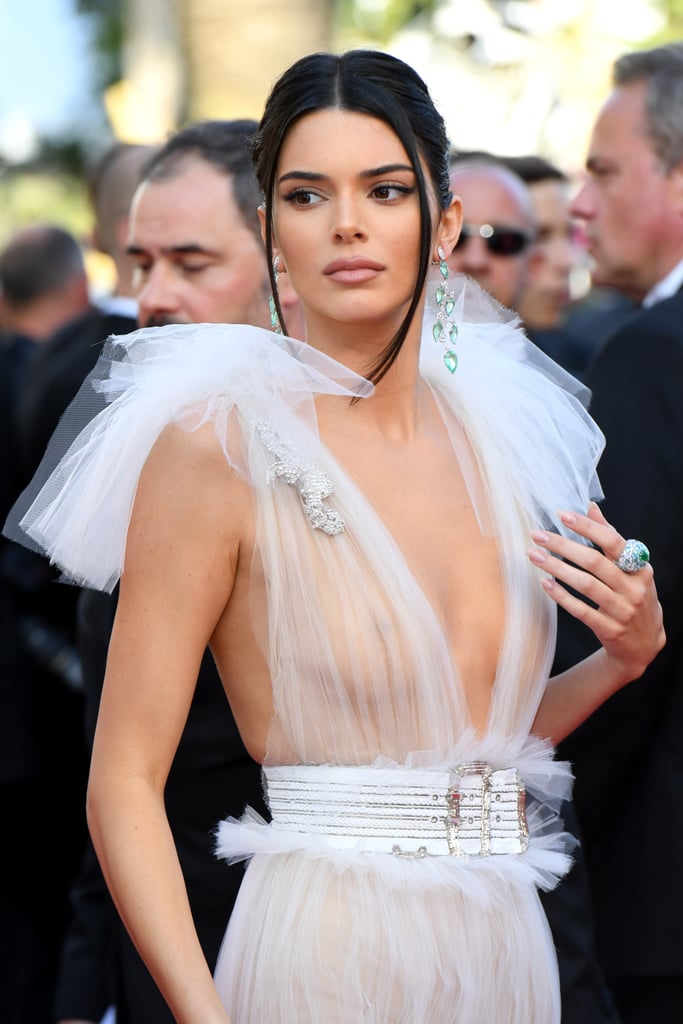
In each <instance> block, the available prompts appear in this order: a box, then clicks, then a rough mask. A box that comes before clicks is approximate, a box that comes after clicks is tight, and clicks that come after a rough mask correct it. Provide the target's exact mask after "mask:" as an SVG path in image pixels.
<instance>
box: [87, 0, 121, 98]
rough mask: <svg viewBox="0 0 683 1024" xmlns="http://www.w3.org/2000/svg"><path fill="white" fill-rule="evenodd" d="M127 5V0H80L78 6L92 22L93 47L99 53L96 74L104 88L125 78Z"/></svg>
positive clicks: (100, 86) (98, 82)
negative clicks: (124, 45) (123, 64)
mask: <svg viewBox="0 0 683 1024" xmlns="http://www.w3.org/2000/svg"><path fill="white" fill-rule="evenodd" d="M124 8H125V2H124V0H76V10H77V11H78V12H79V13H80V14H83V15H85V16H86V17H87V18H88V19H89V21H90V22H91V25H92V33H93V36H92V39H93V49H94V51H95V53H96V55H97V60H96V63H95V75H96V78H97V85H98V87H99V88H100V89H106V88H107V87H108V86H110V85H112V84H113V83H114V82H118V80H119V79H120V78H121V49H122V46H123V38H124V15H125V11H124Z"/></svg>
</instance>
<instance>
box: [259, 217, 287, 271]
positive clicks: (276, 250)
mask: <svg viewBox="0 0 683 1024" xmlns="http://www.w3.org/2000/svg"><path fill="white" fill-rule="evenodd" d="M256 212H257V213H258V219H259V223H260V225H261V240H262V242H263V244H264V245H265V244H266V208H265V206H259V208H258V209H257V211H256ZM271 241H272V248H273V260H275V259H276V258H277V259H279V260H280V268H279V269H280V273H284V272H285V266H284V263H283V262H282V255H281V253H280V248H279V246H278V244H277V237H276V235H275V232H273V234H272V238H271Z"/></svg>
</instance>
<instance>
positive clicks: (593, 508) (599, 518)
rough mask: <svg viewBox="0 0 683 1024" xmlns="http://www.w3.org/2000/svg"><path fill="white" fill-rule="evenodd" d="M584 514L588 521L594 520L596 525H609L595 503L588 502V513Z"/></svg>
mask: <svg viewBox="0 0 683 1024" xmlns="http://www.w3.org/2000/svg"><path fill="white" fill-rule="evenodd" d="M586 514H587V516H588V518H589V519H594V520H595V522H596V523H602V524H603V526H609V525H610V524H609V523H608V522H607V520H606V519H605V517H604V515H603V514H602V509H601V508H600V506H599V505H598V504H597V502H595V501H591V502H590V504H589V505H588V512H587V513H586Z"/></svg>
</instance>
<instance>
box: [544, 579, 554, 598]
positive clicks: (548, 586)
mask: <svg viewBox="0 0 683 1024" xmlns="http://www.w3.org/2000/svg"><path fill="white" fill-rule="evenodd" d="M541 586H542V587H543V589H544V590H545V592H546V593H547V594H552V592H553V590H554V589H555V583H554V582H553V580H551V579H548V577H547V576H544V578H543V579H542V580H541Z"/></svg>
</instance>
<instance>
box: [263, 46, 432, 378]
mask: <svg viewBox="0 0 683 1024" xmlns="http://www.w3.org/2000/svg"><path fill="white" fill-rule="evenodd" d="M334 109H336V110H348V111H353V112H355V113H359V114H367V115H368V116H369V117H375V118H377V119H378V120H380V121H383V122H384V123H385V124H387V125H388V126H389V127H390V128H391V129H392V131H393V132H394V133H395V134H396V136H397V137H398V139H399V140H400V141H401V143H402V145H403V147H404V149H405V151H406V153H407V154H408V158H409V160H410V163H411V164H412V166H413V168H414V171H415V176H416V180H417V189H418V194H419V200H420V216H421V237H420V253H419V267H418V273H417V278H416V281H415V289H414V293H413V299H412V302H411V304H410V308H409V310H408V312H407V314H406V317H405V319H404V321H403V323H402V324H401V326H400V327H399V329H398V331H397V332H396V334H395V336H394V337H393V338H392V340H391V342H390V343H389V345H388V346H387V348H386V349H385V351H384V352H383V353H382V355H381V356H380V359H379V361H378V363H377V364H376V365H375V366H374V367H373V368H372V370H371V371H370V372H369V373H368V377H369V379H370V380H372V381H373V382H374V383H377V382H378V381H379V380H380V379H381V378H382V377H383V376H384V374H385V373H386V372H387V370H388V369H389V367H390V366H391V365H392V363H393V362H394V360H395V359H396V356H397V355H398V353H399V351H400V350H401V346H402V345H403V342H404V341H405V338H406V335H407V333H408V330H409V328H410V324H411V323H412V320H413V317H414V315H415V311H416V309H417V307H418V305H419V302H420V298H421V295H422V290H423V288H424V283H425V279H426V276H427V271H428V269H429V264H430V261H431V256H432V254H431V240H432V228H433V225H432V217H431V211H430V205H429V189H428V186H427V182H426V181H425V176H424V174H423V171H422V166H421V163H420V157H421V158H422V159H423V160H424V162H425V164H426V166H427V169H428V173H429V179H430V184H431V190H432V191H433V193H434V194H435V195H436V198H437V201H438V203H439V206H440V208H441V209H446V208H447V207H448V205H449V203H450V191H449V185H448V139H447V137H446V128H445V125H444V122H443V119H442V118H441V116H440V114H439V113H438V112H437V110H436V108H435V107H434V104H433V102H432V99H431V97H430V95H429V91H428V89H427V86H426V85H425V83H424V82H423V81H422V79H421V78H420V76H419V75H418V74H417V73H416V72H415V71H414V70H413V69H412V68H411V67H409V66H408V65H407V64H404V63H403V61H401V60H398V58H396V57H391V56H390V55H389V54H386V53H380V52H376V51H372V50H351V51H349V52H348V53H344V54H341V55H340V56H338V55H335V54H331V53H315V54H310V55H309V56H307V57H303V58H302V59H301V60H299V61H297V62H296V64H293V65H292V67H291V68H289V70H288V71H286V72H285V73H284V74H283V75H282V77H281V78H280V79H279V80H278V81H277V82H276V83H275V85H274V87H273V90H272V92H271V94H270V96H269V98H268V101H267V103H266V107H265V111H264V114H263V119H262V120H261V124H260V126H259V130H258V132H257V134H256V137H255V139H254V143H253V151H254V163H255V166H256V174H257V176H258V180H259V184H260V186H261V190H262V192H263V198H264V202H265V208H266V251H267V255H268V266H269V273H270V277H271V287H272V289H273V296H274V297H275V301H276V304H277V306H278V314H279V316H280V320H281V322H283V318H282V310H281V309H280V308H279V305H280V304H279V300H278V298H277V288H276V286H275V280H274V273H273V269H272V265H273V259H272V256H273V191H274V187H275V176H276V171H277V163H278V158H279V154H280V149H281V148H282V144H283V142H284V139H285V137H286V136H287V133H288V132H289V130H290V129H291V128H292V126H293V125H294V124H295V123H296V122H297V121H298V120H299V119H300V118H302V117H304V116H305V115H306V114H312V113H314V112H315V111H317V110H334Z"/></svg>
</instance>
